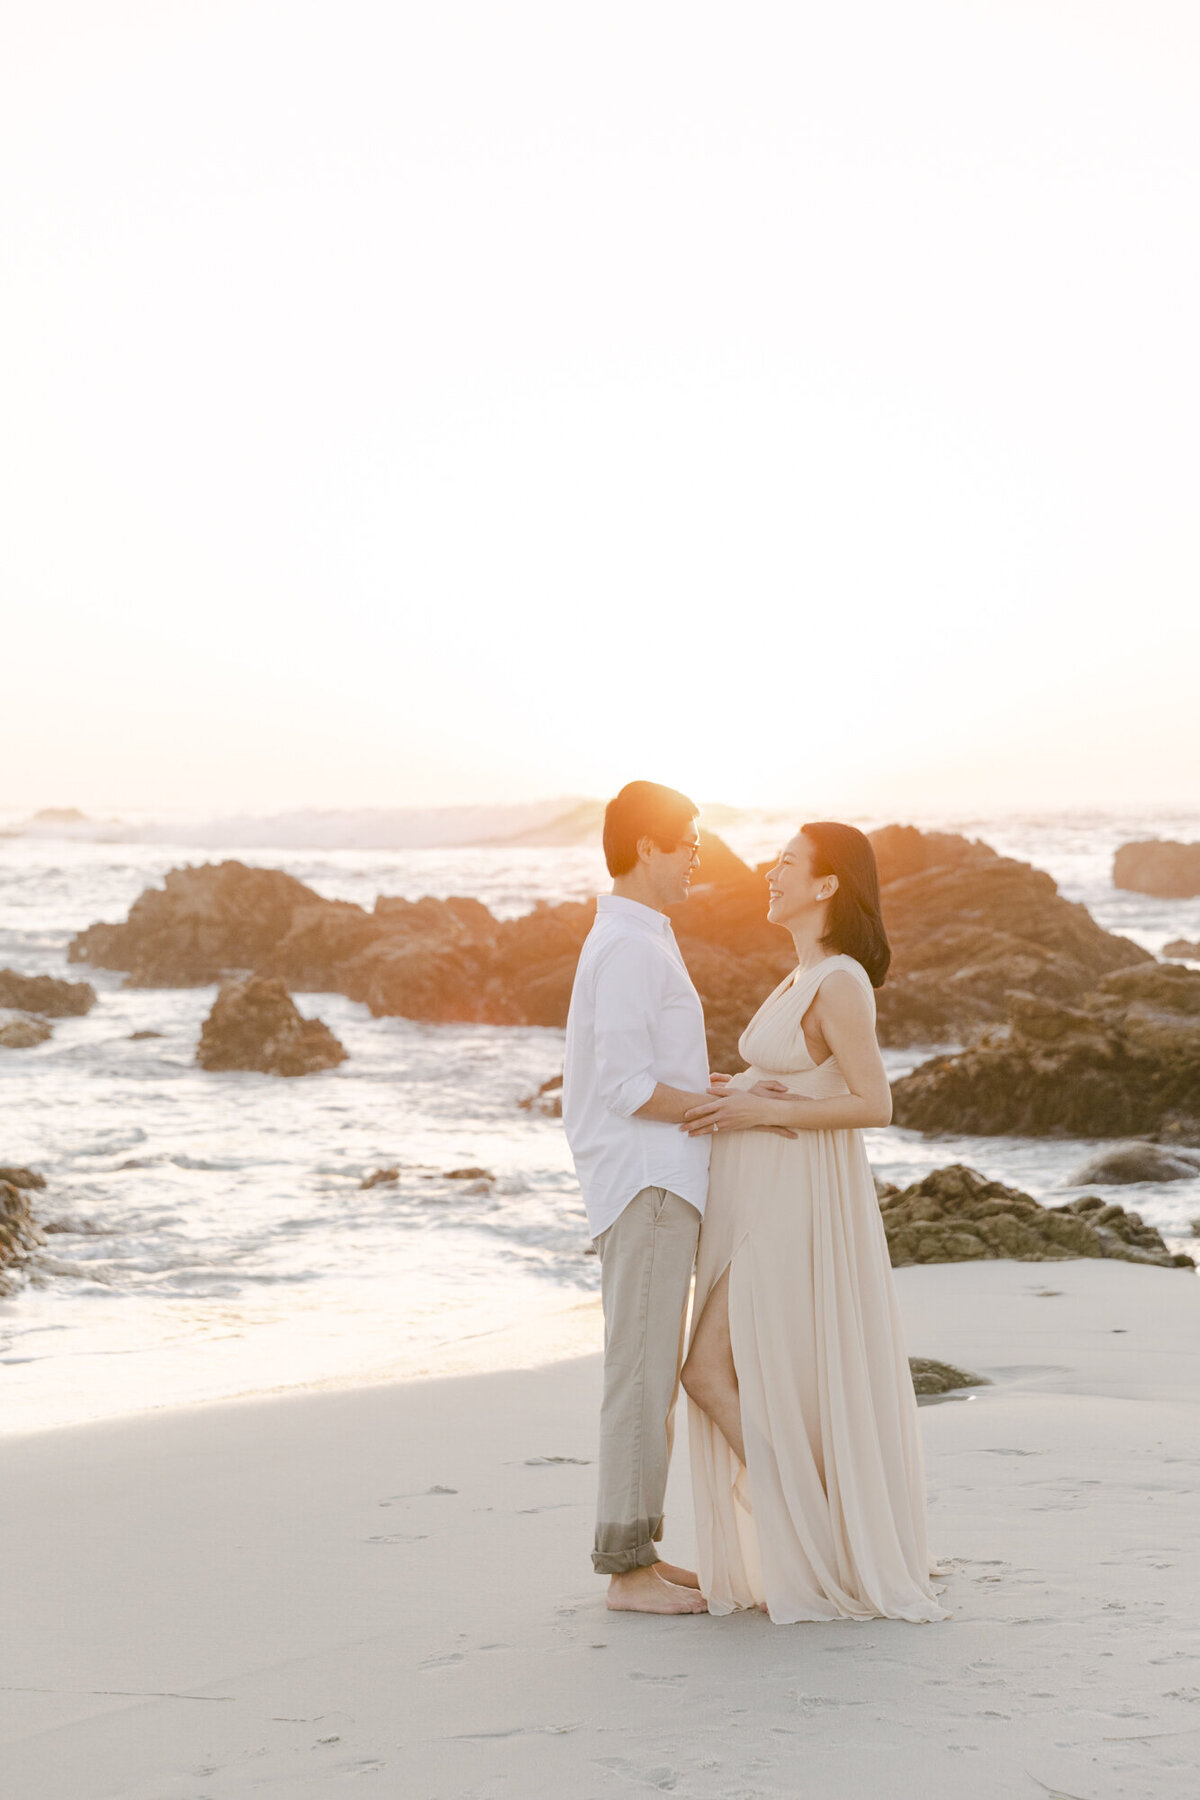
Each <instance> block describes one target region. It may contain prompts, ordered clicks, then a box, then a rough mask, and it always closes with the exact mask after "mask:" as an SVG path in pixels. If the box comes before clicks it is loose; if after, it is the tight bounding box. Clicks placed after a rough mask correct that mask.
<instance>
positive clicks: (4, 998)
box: [0, 969, 96, 1019]
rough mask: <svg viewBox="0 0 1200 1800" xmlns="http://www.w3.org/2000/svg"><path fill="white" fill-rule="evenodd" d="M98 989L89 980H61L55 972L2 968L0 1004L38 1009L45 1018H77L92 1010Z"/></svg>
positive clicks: (17, 1009)
mask: <svg viewBox="0 0 1200 1800" xmlns="http://www.w3.org/2000/svg"><path fill="white" fill-rule="evenodd" d="M95 1004H96V990H95V988H94V987H92V986H91V985H90V983H88V982H86V981H60V980H59V979H58V978H57V976H54V975H18V974H17V972H16V970H15V969H0V1007H12V1008H13V1009H14V1011H16V1012H26V1013H39V1014H40V1015H41V1017H42V1018H43V1019H74V1018H80V1017H81V1016H82V1015H83V1014H84V1013H86V1012H90V1011H91V1010H92V1007H93V1006H95Z"/></svg>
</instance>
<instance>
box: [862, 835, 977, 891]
mask: <svg viewBox="0 0 1200 1800" xmlns="http://www.w3.org/2000/svg"><path fill="white" fill-rule="evenodd" d="M869 836H870V839H871V845H872V848H873V849H874V851H875V861H876V864H877V865H878V868H879V885H880V887H881V888H884V887H887V886H889V884H890V883H891V882H893V881H903V880H904V879H905V877H906V876H909V875H923V874H924V872H925V870H926V869H948V868H954V867H958V866H960V865H961V864H963V863H986V862H995V861H996V860H997V853H996V851H995V850H993V849H992V847H991V845H990V844H984V843H982V842H981V841H980V840H979V839H978V838H965V837H961V836H960V835H959V833H958V832H956V831H920V830H918V829H917V827H916V826H915V825H881V826H880V827H879V829H878V830H877V831H872V832H871V833H869Z"/></svg>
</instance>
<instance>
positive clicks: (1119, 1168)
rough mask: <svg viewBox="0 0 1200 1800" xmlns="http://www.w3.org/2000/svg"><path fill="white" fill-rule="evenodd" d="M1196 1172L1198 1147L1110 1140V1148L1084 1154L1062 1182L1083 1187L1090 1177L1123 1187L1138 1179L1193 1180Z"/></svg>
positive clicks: (1199, 1157) (1198, 1170)
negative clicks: (1196, 1148)
mask: <svg viewBox="0 0 1200 1800" xmlns="http://www.w3.org/2000/svg"><path fill="white" fill-rule="evenodd" d="M1197 1175H1200V1150H1184V1149H1180V1148H1178V1147H1176V1148H1175V1149H1173V1150H1167V1149H1165V1148H1164V1147H1163V1145H1162V1144H1140V1143H1133V1144H1114V1145H1113V1147H1112V1149H1110V1150H1097V1151H1096V1152H1095V1154H1094V1155H1092V1156H1088V1157H1085V1158H1084V1160H1083V1162H1081V1163H1080V1164H1079V1167H1078V1168H1077V1169H1073V1170H1072V1171H1071V1173H1070V1175H1069V1176H1068V1177H1067V1180H1066V1183H1065V1185H1066V1186H1067V1187H1087V1186H1088V1185H1089V1184H1090V1183H1091V1182H1093V1181H1094V1182H1098V1183H1099V1184H1100V1186H1101V1187H1126V1186H1130V1185H1132V1184H1133V1183H1135V1182H1139V1181H1193V1180H1195V1178H1196V1176H1197Z"/></svg>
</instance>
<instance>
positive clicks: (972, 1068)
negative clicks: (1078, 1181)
mask: <svg viewBox="0 0 1200 1800" xmlns="http://www.w3.org/2000/svg"><path fill="white" fill-rule="evenodd" d="M1008 1013H1009V1026H1008V1031H1007V1033H997V1034H995V1035H994V1036H993V1037H989V1038H986V1039H984V1040H983V1041H982V1042H980V1043H978V1044H976V1045H974V1046H973V1047H972V1048H970V1049H968V1050H965V1051H963V1052H962V1053H961V1054H960V1055H957V1056H939V1057H935V1058H934V1059H933V1060H932V1061H930V1062H927V1063H923V1064H922V1065H921V1066H920V1068H918V1069H914V1070H913V1072H912V1074H911V1075H906V1076H904V1077H903V1079H901V1080H900V1081H897V1082H895V1083H894V1084H893V1087H892V1098H893V1118H894V1122H895V1123H896V1124H897V1125H901V1126H907V1127H909V1128H911V1129H914V1130H917V1131H935V1132H945V1131H953V1132H966V1133H973V1134H978V1135H983V1136H994V1135H996V1134H1002V1133H1017V1134H1020V1135H1022V1136H1027V1137H1050V1136H1060V1137H1099V1138H1131V1137H1139V1138H1155V1139H1158V1140H1160V1141H1167V1142H1176V1143H1181V1144H1200V973H1197V972H1196V971H1195V970H1192V969H1185V968H1183V967H1181V966H1180V965H1178V964H1167V963H1156V962H1150V963H1146V964H1142V965H1141V966H1139V967H1136V968H1131V969H1121V970H1118V971H1117V972H1116V973H1114V974H1111V975H1106V976H1105V977H1104V979H1103V980H1102V981H1101V982H1099V983H1098V984H1097V986H1096V987H1095V988H1094V989H1093V990H1092V992H1091V993H1089V994H1086V995H1084V996H1083V998H1082V1000H1081V1002H1080V1003H1079V1004H1078V1005H1074V1006H1072V1005H1067V1004H1065V1003H1063V1002H1060V1001H1056V1000H1050V999H1044V998H1041V997H1039V996H1035V995H1033V994H1013V995H1011V996H1010V997H1009V1003H1008Z"/></svg>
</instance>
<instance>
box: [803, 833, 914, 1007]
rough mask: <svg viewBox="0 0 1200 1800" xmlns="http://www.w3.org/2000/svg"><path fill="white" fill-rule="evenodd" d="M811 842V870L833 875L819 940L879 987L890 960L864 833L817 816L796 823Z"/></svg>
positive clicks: (872, 858) (876, 880)
mask: <svg viewBox="0 0 1200 1800" xmlns="http://www.w3.org/2000/svg"><path fill="white" fill-rule="evenodd" d="M800 829H801V831H802V832H803V833H804V836H805V837H806V838H807V839H808V841H809V843H810V844H811V845H812V847H813V851H812V871H813V874H814V875H836V876H837V879H838V884H837V892H836V893H835V894H834V896H833V899H832V900H831V901H830V902H829V918H828V920H827V923H826V928H825V937H824V940H823V941H824V942H825V943H826V944H827V945H828V946H829V948H830V950H832V951H834V952H836V953H837V954H838V955H840V956H852V957H853V958H854V960H855V962H860V963H861V964H862V966H863V968H864V969H865V970H866V971H867V974H868V975H869V976H870V977H871V986H872V987H882V986H883V984H884V981H885V979H886V978H887V972H888V966H889V964H890V963H891V960H892V947H891V945H890V944H889V943H888V940H887V932H886V931H885V930H884V928H883V916H882V913H881V911H880V905H879V869H878V867H877V865H876V862H875V851H874V848H873V846H872V844H871V840H870V838H868V837H864V835H863V833H862V832H861V831H858V830H856V829H855V827H854V826H853V825H835V824H833V823H832V822H831V821H830V820H828V819H825V820H822V821H821V823H820V824H817V825H802V826H801V827H800Z"/></svg>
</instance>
